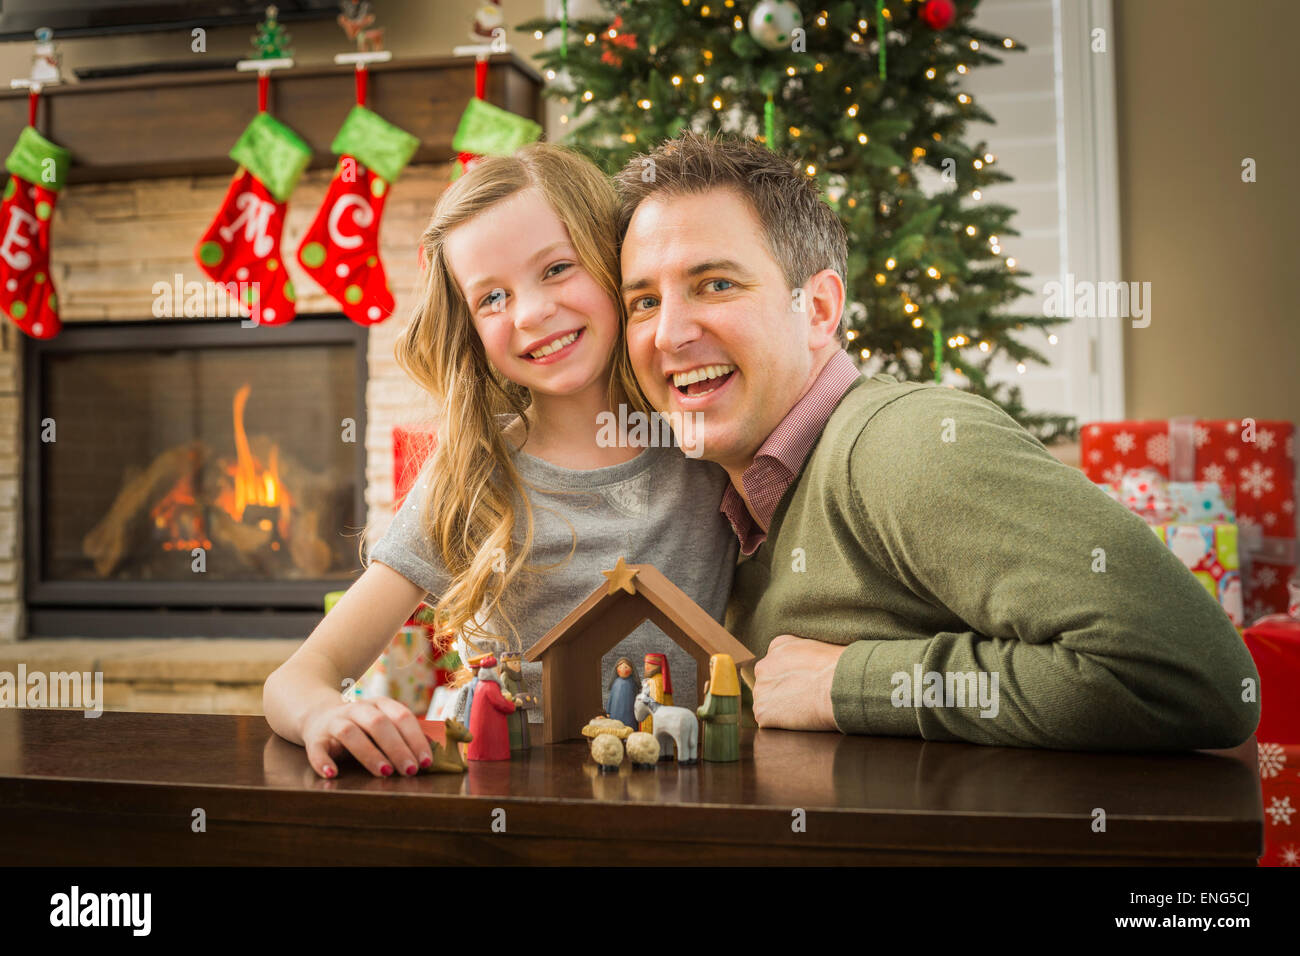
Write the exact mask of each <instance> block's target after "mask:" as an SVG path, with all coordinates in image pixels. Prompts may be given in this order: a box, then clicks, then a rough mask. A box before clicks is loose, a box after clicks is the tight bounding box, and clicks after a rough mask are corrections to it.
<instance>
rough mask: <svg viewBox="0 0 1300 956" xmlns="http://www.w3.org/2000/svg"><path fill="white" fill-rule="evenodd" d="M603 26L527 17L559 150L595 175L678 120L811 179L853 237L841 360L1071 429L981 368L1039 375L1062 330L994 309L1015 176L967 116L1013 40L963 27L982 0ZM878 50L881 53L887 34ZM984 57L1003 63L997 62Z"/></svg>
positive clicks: (638, 17) (649, 1) (651, 2)
mask: <svg viewBox="0 0 1300 956" xmlns="http://www.w3.org/2000/svg"><path fill="white" fill-rule="evenodd" d="M601 5H602V7H603V8H604V9H605V11H606V12H607V15H606V16H604V17H599V18H583V19H570V18H569V17H568V15H567V4H565V7H564V12H563V13H562V15H561V17H560V18H558V19H546V18H539V19H534V20H530V21H527V22H525V23H523V24H520V25H519V27H518V28H517V29H519V30H522V31H529V32H531V33H532V34H533V35H534V36H535V37H537V38H539V39H540V38H543V37H545V36H546V35H547V34H550V33H552V31H556V33H555V34H554V35H555V37H556V43H555V44H554V45H552V46H551V47H549V48H548V49H547V50H545V51H544V52H542V53H540V54H539V55H538V60H539V63H540V64H541V66H542V69H543V72H544V76H545V78H546V81H547V85H546V87H545V89H544V95H546V96H547V97H550V98H553V99H556V100H558V101H559V103H560V104H561V105H562V106H563V107H564V112H563V115H561V116H560V123H561V124H562V126H563V127H564V129H565V134H564V138H563V141H564V142H565V143H567V144H569V145H572V146H574V147H576V148H578V149H580V150H581V151H582V152H584V153H586V154H587V155H589V156H591V157H592V158H593V159H595V160H596V162H598V163H599V164H600V165H601V166H602V167H603V168H604V169H605V170H606V171H608V172H613V171H615V170H617V169H618V168H620V167H621V166H622V165H623V164H624V163H625V162H626V161H627V160H628V159H629V158H630V157H631V156H632V155H634V154H635V153H638V152H641V151H644V150H647V149H649V148H651V147H653V146H654V145H656V144H658V143H659V142H660V141H662V140H664V139H666V138H670V137H672V136H674V135H675V134H676V133H678V132H679V131H681V130H683V129H688V128H689V129H694V130H697V131H705V130H708V131H727V132H732V133H737V134H740V135H744V136H749V137H752V138H754V139H756V140H758V141H759V142H763V143H765V144H766V145H768V146H769V147H770V148H772V149H776V150H780V151H782V152H785V153H787V154H789V155H791V156H792V157H793V158H795V159H797V161H798V162H799V164H800V166H801V167H802V169H803V170H804V173H805V174H806V175H808V176H810V177H814V178H816V179H817V180H818V183H819V184H820V186H821V187H822V190H823V194H824V195H825V196H826V198H827V200H828V201H829V202H830V204H831V205H832V207H833V208H834V209H835V210H836V211H837V213H838V214H839V216H840V218H841V220H842V221H843V223H844V226H845V228H846V229H847V231H848V235H849V259H848V276H847V285H848V289H847V298H848V305H847V311H848V316H849V332H848V336H849V338H850V343H849V345H850V349H851V351H852V354H854V355H855V356H856V357H857V358H858V359H859V360H860V362H861V363H862V364H864V365H866V364H870V366H871V367H872V370H879V371H884V372H888V373H890V374H892V375H895V376H896V377H898V378H900V379H911V380H918V379H934V380H936V381H938V380H943V381H947V382H948V383H949V384H953V385H955V386H957V387H963V388H967V389H969V390H970V391H973V392H975V393H976V394H980V395H983V396H985V397H986V398H990V399H992V400H994V401H996V402H998V403H999V404H1000V405H1001V406H1002V407H1003V408H1004V409H1005V410H1006V411H1007V412H1008V413H1009V414H1010V415H1012V417H1014V418H1015V419H1016V420H1017V421H1019V422H1020V423H1021V424H1022V425H1024V426H1025V427H1026V428H1027V429H1028V430H1029V431H1030V432H1031V433H1033V434H1034V435H1035V436H1036V437H1038V438H1039V439H1040V440H1041V441H1043V442H1044V443H1050V442H1052V441H1054V440H1056V439H1058V438H1062V437H1067V438H1073V437H1075V434H1076V424H1075V422H1074V420H1073V419H1072V418H1071V417H1069V416H1065V415H1060V414H1054V413H1052V412H1044V411H1037V410H1030V409H1028V408H1026V407H1025V405H1024V402H1023V399H1022V394H1021V390H1020V388H1018V387H1016V386H1015V385H1014V384H1011V383H1007V382H1000V381H995V380H993V379H992V376H991V369H992V367H993V364H994V362H995V361H996V360H997V359H998V358H999V357H1003V358H1006V359H1009V360H1010V363H1014V365H1015V367H1016V369H1017V370H1018V371H1019V372H1021V373H1023V372H1024V371H1025V370H1026V368H1027V367H1028V366H1029V365H1030V364H1033V363H1038V364H1049V359H1048V358H1047V357H1046V356H1045V355H1044V354H1043V352H1042V351H1040V349H1039V347H1036V344H1035V341H1034V336H1033V335H1032V334H1031V333H1033V332H1035V331H1036V332H1037V333H1039V335H1040V336H1041V338H1040V339H1039V340H1038V341H1040V342H1044V343H1045V344H1046V345H1047V346H1049V347H1050V346H1052V345H1055V344H1056V343H1057V336H1056V335H1055V334H1054V333H1053V332H1051V328H1052V326H1055V325H1057V324H1059V323H1061V322H1064V321H1068V320H1067V319H1064V318H1059V317H1052V316H1044V315H1024V314H1014V313H1011V312H1008V311H1006V309H1007V307H1008V306H1009V305H1010V304H1011V303H1013V302H1014V301H1015V300H1017V299H1018V298H1020V297H1021V296H1022V295H1025V294H1026V293H1027V292H1028V291H1029V290H1028V289H1026V288H1025V287H1024V286H1023V285H1022V284H1021V281H1020V280H1022V279H1024V278H1025V277H1026V275H1027V273H1024V272H1021V271H1020V270H1019V269H1018V267H1017V263H1016V259H1015V257H1014V255H1012V254H1011V253H1010V251H1009V249H1008V240H1009V239H1010V237H1013V236H1016V235H1018V234H1019V233H1018V232H1017V231H1016V229H1015V228H1014V227H1013V226H1012V225H1011V219H1012V216H1013V215H1014V214H1015V210H1014V209H1012V208H1010V207H1008V206H1005V205H1000V204H998V203H994V202H989V201H988V200H987V199H985V191H986V190H987V189H988V188H989V187H990V186H992V185H994V184H996V183H1004V182H1009V181H1010V180H1011V177H1010V176H1009V175H1007V174H1005V173H1003V172H1001V171H1000V170H998V169H997V168H996V164H997V157H996V156H995V155H994V154H993V153H992V152H991V151H990V149H989V148H988V144H987V142H986V141H978V142H975V143H969V142H967V139H966V135H967V126H968V124H969V123H971V122H972V121H987V122H992V121H993V117H992V116H991V115H990V114H989V113H987V112H986V111H985V110H984V109H983V108H981V107H980V105H979V104H978V103H977V102H976V101H975V99H974V97H973V96H971V95H970V94H969V93H968V92H966V91H965V90H964V89H963V88H962V78H963V77H964V76H966V75H967V74H968V73H969V72H970V71H971V70H973V69H975V68H976V67H979V66H983V65H986V64H996V63H1000V62H1002V61H1001V59H1000V58H999V55H997V54H1001V55H1005V54H1007V53H1015V52H1018V51H1020V50H1021V49H1022V47H1021V46H1020V44H1018V43H1017V42H1016V41H1015V40H1014V39H1013V38H1011V37H1004V36H999V35H995V34H991V33H988V32H986V31H983V30H980V29H978V28H976V27H975V26H974V25H973V19H974V13H975V9H976V7H977V6H978V0H958V2H952V0H927V2H924V3H923V2H915V0H889V3H888V4H886V3H883V2H879V0H878V2H877V3H876V4H875V5H870V4H862V3H853V2H843V3H826V2H825V0H822V2H820V3H815V2H806V0H805V2H800V3H796V2H793V0H758V2H753V3H751V2H744V0H707V2H701V0H678V2H664V0H601ZM882 37H883V40H884V49H883V51H882V49H881V40H882ZM995 51H996V53H995Z"/></svg>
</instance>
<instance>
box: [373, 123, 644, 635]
mask: <svg viewBox="0 0 1300 956" xmlns="http://www.w3.org/2000/svg"><path fill="white" fill-rule="evenodd" d="M526 189H536V190H538V191H539V192H540V193H541V196H542V198H544V199H545V200H546V202H547V204H548V205H549V206H550V208H551V209H552V210H553V211H554V212H555V214H556V216H557V217H558V218H559V219H560V221H561V222H562V223H563V224H564V226H565V228H566V229H567V230H568V234H569V239H570V241H571V242H572V244H573V247H574V249H575V251H576V252H577V258H578V261H579V264H580V265H581V267H582V268H583V269H585V270H586V271H587V273H588V274H589V275H590V276H591V277H592V278H593V279H595V280H596V282H597V283H598V284H599V285H600V287H601V288H602V289H603V290H604V291H605V293H606V294H607V295H608V296H609V297H610V299H611V300H612V301H613V302H614V303H615V306H616V308H617V314H618V333H617V338H616V341H615V343H614V354H613V356H612V364H613V368H612V372H611V375H610V381H609V395H608V398H609V403H610V404H609V407H610V408H611V409H617V407H618V404H619V403H620V402H626V403H628V404H629V405H630V406H631V409H635V410H638V411H641V412H642V413H643V414H649V411H650V405H649V402H647V401H646V399H645V396H644V394H643V393H642V392H641V389H640V386H639V385H638V383H637V381H636V376H635V374H634V373H633V372H632V368H631V365H630V363H629V362H628V358H627V348H626V341H625V338H624V325H625V310H624V308H623V303H622V297H621V296H620V294H619V264H618V233H617V222H618V196H617V194H616V192H615V190H614V186H613V184H612V183H611V182H610V181H609V180H608V179H606V177H605V175H604V174H603V173H602V172H601V171H600V170H599V169H598V168H597V167H596V166H595V165H594V164H593V163H592V162H590V161H589V160H587V159H586V158H584V157H583V156H581V155H579V154H578V153H575V152H572V151H570V150H568V149H565V148H563V147H560V146H556V145H554V144H551V143H534V144H531V145H529V146H525V147H523V148H522V149H520V150H518V151H517V152H516V153H515V154H514V155H513V156H488V157H484V158H482V159H480V160H478V161H476V162H475V163H474V165H473V166H472V167H471V168H470V169H469V171H467V172H466V173H465V174H464V175H463V176H461V177H460V178H459V179H458V180H456V182H454V183H452V184H451V185H450V186H449V187H448V188H447V189H446V191H445V192H444V193H443V194H442V196H441V197H440V198H439V199H438V202H437V204H436V205H435V206H434V210H433V216H432V217H431V218H430V220H429V225H428V227H427V228H426V229H425V231H424V234H423V235H422V236H421V237H420V246H421V249H422V255H423V258H424V260H425V263H426V266H425V270H424V273H423V275H422V282H423V287H422V288H421V290H420V293H419V296H418V301H417V302H416V304H415V307H414V309H413V311H412V314H411V319H410V322H409V324H408V325H407V326H406V328H405V329H404V330H403V331H402V333H401V335H400V337H399V339H398V341H397V344H396V347H395V350H394V355H395V357H396V360H397V364H398V365H399V367H401V368H402V370H403V371H405V372H406V373H407V374H408V375H409V376H410V377H411V378H412V379H413V380H414V381H415V382H416V383H418V384H419V385H420V386H421V387H422V388H423V389H424V390H425V391H426V392H427V393H429V395H430V396H431V397H432V398H433V400H434V402H435V403H436V404H437V405H438V406H439V407H440V409H441V411H440V423H439V424H440V427H439V428H438V436H439V437H438V444H437V447H436V448H435V449H434V450H433V453H432V454H431V456H430V457H429V460H428V462H427V463H426V465H425V467H424V468H423V470H422V472H421V478H419V479H417V480H416V482H415V483H414V484H413V485H412V487H411V491H410V494H412V495H416V494H418V495H419V496H420V497H419V498H418V499H417V500H418V501H419V508H420V526H421V528H422V529H423V530H424V533H425V536H426V538H427V539H428V540H429V541H430V542H431V544H432V545H433V547H434V548H435V549H436V551H435V553H436V554H437V555H438V556H439V557H440V558H441V560H442V563H443V566H444V568H445V569H446V573H447V575H448V578H449V579H450V581H451V584H450V586H449V587H448V588H447V590H446V591H445V592H444V593H443V594H439V595H436V599H437V604H436V606H435V609H434V610H435V614H436V616H437V619H438V621H439V630H442V631H450V632H459V633H460V634H461V636H462V637H464V638H465V640H466V642H467V643H468V644H469V645H470V646H471V647H474V645H473V643H472V641H471V640H470V636H471V635H473V634H478V635H483V636H487V637H492V638H495V639H498V640H499V639H500V638H499V636H498V635H493V634H489V633H487V632H486V631H484V630H483V629H482V624H483V623H484V622H486V621H487V620H489V619H490V618H491V617H492V616H493V615H494V614H495V615H499V616H500V619H501V620H502V621H503V622H504V623H505V624H506V626H507V627H509V628H510V630H511V631H512V632H513V633H514V634H515V635H516V637H517V634H518V630H517V628H516V626H515V624H514V621H513V619H512V614H511V609H510V601H509V598H508V596H509V595H510V594H511V588H512V586H514V585H516V584H517V583H518V578H519V575H520V573H521V572H522V571H525V570H528V571H532V570H538V569H537V568H535V567H534V566H533V565H531V564H528V563H527V557H528V554H529V551H530V550H531V548H532V540H533V508H532V504H531V502H529V500H528V496H527V495H526V494H525V493H524V485H525V482H524V481H523V479H522V478H521V476H520V475H519V473H518V471H517V470H516V469H515V466H514V462H513V461H512V460H511V455H510V451H511V448H510V446H509V444H508V443H507V441H506V439H505V438H504V437H503V436H502V434H501V425H500V424H499V423H498V422H497V416H498V415H500V414H510V413H513V414H514V415H518V416H519V417H520V418H521V420H522V424H523V427H524V440H525V441H526V440H527V436H528V429H529V423H528V419H527V418H526V417H525V416H524V410H525V409H526V408H527V407H528V406H529V404H531V402H532V396H531V395H530V393H529V391H528V389H527V388H524V387H523V386H520V385H517V384H515V383H514V382H511V381H510V380H508V379H506V378H505V377H504V376H503V375H502V374H501V373H500V372H499V371H498V370H497V369H496V368H494V367H493V366H492V364H491V363H490V362H489V361H488V359H487V356H486V355H485V353H484V351H483V344H482V342H481V341H480V340H479V337H478V334H477V332H476V331H475V329H474V325H473V322H472V320H471V313H470V308H469V306H468V304H467V303H466V302H465V298H464V295H463V294H462V291H461V288H460V285H459V284H458V282H457V281H456V277H455V276H454V275H453V274H452V271H451V268H450V266H449V265H448V262H447V255H446V241H447V236H448V234H449V233H450V232H451V231H452V230H453V229H455V228H456V227H457V226H460V225H462V224H464V223H466V222H468V221H469V220H470V219H472V218H474V217H475V216H477V215H479V214H480V213H484V212H487V211H490V210H492V209H493V208H494V207H496V206H497V205H498V204H499V203H501V202H503V201H504V200H506V199H508V198H510V197H512V196H515V195H516V194H518V193H520V192H523V191H524V190H526ZM506 227H507V228H508V226H506ZM631 409H630V410H631ZM594 425H595V423H594V422H593V428H594ZM519 502H522V503H523V508H524V513H525V515H526V522H525V528H526V531H525V535H524V540H523V542H522V543H519V542H516V541H514V540H513V532H514V526H515V522H516V508H517V504H518V503H519ZM362 541H363V543H362V547H363V548H364V535H363V537H362ZM575 546H576V538H575ZM570 554H572V551H571V552H570ZM363 561H364V559H363ZM503 566H504V571H502V570H501V568H502V567H503ZM481 610H482V611H484V612H485V613H484V614H483V615H482V616H481V617H480V615H479V612H480V611H481ZM476 618H477V620H476ZM514 643H515V644H516V645H517V644H518V641H517V640H516V641H515V642H514Z"/></svg>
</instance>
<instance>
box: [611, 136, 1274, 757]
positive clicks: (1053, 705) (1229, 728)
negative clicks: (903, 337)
mask: <svg viewBox="0 0 1300 956" xmlns="http://www.w3.org/2000/svg"><path fill="white" fill-rule="evenodd" d="M617 178H618V185H619V188H620V192H621V195H622V199H623V210H622V221H621V223H620V235H621V236H622V237H623V239H622V250H621V254H622V270H623V280H624V284H623V300H624V304H625V305H626V307H627V341H628V352H629V358H630V360H631V363H632V366H633V368H634V370H635V372H636V376H637V379H638V381H639V382H640V384H641V387H642V389H643V390H644V391H645V393H646V396H647V398H648V399H649V400H650V403H651V404H652V405H653V406H654V407H655V408H656V409H658V410H659V411H660V412H661V413H662V414H665V415H667V416H668V417H669V420H670V421H674V422H681V421H682V420H683V418H682V416H683V414H684V413H687V412H696V413H698V415H697V416H692V417H693V418H694V421H695V426H696V427H695V429H694V432H695V434H694V439H695V440H696V441H698V442H699V443H700V444H701V445H702V449H703V457H705V458H708V459H710V460H712V461H715V462H717V463H719V464H720V465H722V466H723V467H724V468H725V469H726V471H727V473H728V474H729V475H730V477H731V484H730V487H729V488H728V489H727V491H726V494H725V497H724V499H723V502H722V511H723V513H724V514H726V515H727V517H728V518H729V519H730V521H731V523H732V526H733V527H734V529H735V531H736V534H737V536H738V537H739V539H740V542H741V552H742V558H741V563H740V564H739V565H738V567H737V569H736V578H735V585H734V588H733V592H732V602H731V606H730V607H729V609H728V615H727V626H728V629H729V630H730V631H731V632H732V633H733V634H735V635H736V636H737V637H738V638H739V639H740V640H741V641H742V642H744V643H745V644H746V645H747V646H748V647H749V648H750V649H751V650H752V651H754V652H755V653H756V654H757V655H759V656H760V657H761V658H762V659H761V660H760V661H759V662H758V664H757V665H756V666H755V667H754V668H753V673H752V674H749V673H746V675H745V676H746V680H747V681H748V682H750V683H751V684H752V706H753V712H754V717H755V719H756V720H757V722H758V724H759V726H760V727H782V728H787V729H791V730H836V729H838V730H840V731H841V732H844V733H862V734H883V735H895V736H920V737H923V738H925V739H927V740H966V741H971V742H975V743H983V744H997V745H1006V746H1030V747H1056V748H1064V749H1187V748H1220V747H1232V746H1236V745H1237V744H1240V743H1241V742H1242V741H1244V740H1246V739H1247V738H1248V737H1249V736H1250V735H1251V734H1252V733H1253V732H1254V729H1255V726H1256V724H1257V723H1258V721H1259V704H1258V699H1257V693H1256V688H1257V687H1258V679H1259V678H1258V674H1257V672H1256V670H1255V667H1254V664H1253V663H1252V661H1251V658H1250V655H1249V653H1248V652H1247V650H1246V647H1245V645H1244V644H1243V642H1242V641H1241V639H1240V637H1239V636H1238V634H1237V633H1236V631H1235V630H1234V628H1233V627H1232V624H1231V622H1230V621H1229V620H1228V617H1227V615H1226V614H1225V613H1224V612H1223V611H1222V610H1221V609H1220V607H1219V606H1218V605H1217V603H1216V602H1215V601H1214V599H1213V598H1212V597H1211V596H1210V595H1209V594H1208V593H1207V592H1206V590H1205V589H1204V588H1203V587H1202V586H1201V585H1200V584H1199V583H1198V582H1197V581H1196V579H1195V578H1194V577H1193V576H1192V574H1191V573H1190V572H1189V571H1188V570H1187V569H1186V568H1184V567H1183V566H1182V565H1181V564H1180V563H1179V562H1178V560H1177V559H1176V558H1175V557H1174V556H1173V555H1172V554H1171V553H1170V552H1169V550H1168V549H1167V548H1166V547H1165V546H1164V545H1163V544H1162V543H1161V542H1160V541H1159V539H1158V538H1157V537H1156V536H1155V535H1154V534H1153V533H1152V532H1151V530H1150V529H1149V528H1148V527H1147V526H1146V525H1144V524H1143V522H1142V521H1141V520H1140V519H1139V518H1137V517H1136V516H1134V515H1132V514H1129V513H1128V512H1127V511H1125V510H1124V509H1123V508H1122V507H1121V506H1120V505H1118V504H1116V503H1115V502H1113V501H1111V499H1110V498H1108V497H1107V496H1106V495H1105V494H1104V493H1103V492H1102V491H1100V490H1099V489H1098V488H1096V487H1095V486H1093V485H1092V484H1091V483H1090V482H1089V481H1088V480H1087V479H1086V478H1085V477H1084V475H1083V474H1082V473H1081V472H1079V471H1078V470H1076V469H1074V468H1070V467H1067V466H1066V465H1063V464H1061V463H1060V462H1058V461H1057V460H1056V459H1055V458H1053V457H1052V455H1051V454H1050V453H1049V452H1048V451H1047V450H1046V449H1045V448H1044V447H1043V446H1042V444H1041V443H1039V442H1038V441H1037V440H1036V439H1035V438H1033V437H1032V436H1031V435H1029V434H1028V433H1027V432H1026V431H1024V429H1022V428H1021V427H1020V426H1019V425H1017V424H1016V423H1015V422H1014V421H1013V420H1012V419H1011V418H1010V417H1009V416H1008V415H1006V414H1005V413H1004V412H1003V411H1002V410H1001V409H999V408H998V407H997V406H996V405H994V404H993V403H991V402H988V401H986V400H984V399H982V398H978V397H976V396H973V395H970V394H969V393H965V392H962V391H958V390H955V389H949V388H944V387H942V386H938V385H933V384H919V383H900V382H896V381H895V380H893V379H892V378H891V377H889V376H884V375H880V376H873V377H870V378H868V377H865V376H863V375H861V374H860V373H859V371H858V370H857V368H856V366H855V364H854V362H853V360H852V359H851V358H850V357H849V355H848V353H847V352H846V351H845V348H844V346H845V345H846V342H847V339H846V337H845V327H844V323H843V315H844V304H845V282H846V259H847V248H846V245H847V244H846V237H845V233H844V230H843V227H842V225H841V224H840V222H839V219H838V217H837V216H836V215H835V213H834V212H833V211H832V210H831V209H830V208H829V207H828V206H827V205H826V204H825V203H823V202H822V201H821V198H820V196H819V193H818V190H817V187H816V185H815V182H814V181H812V180H810V179H808V178H807V177H805V176H804V175H803V174H802V173H801V172H799V171H798V170H797V169H796V167H795V165H794V164H793V163H792V162H791V161H789V160H787V159H784V158H782V157H780V156H778V155H776V154H774V153H772V152H770V151H768V150H767V149H765V148H763V147H762V146H760V145H758V144H756V143H752V142H748V141H744V140H739V139H729V138H719V139H716V140H715V139H709V138H706V137H701V136H698V135H695V134H690V133H688V134H683V135H682V136H680V137H679V138H677V139H675V140H671V141H669V142H666V143H664V144H662V145H661V146H660V147H659V148H658V149H655V150H654V151H653V152H652V153H650V154H649V155H648V156H638V157H634V158H633V159H632V160H631V161H630V162H629V163H628V165H627V166H626V168H625V169H624V170H623V171H622V172H621V173H620V174H619V176H618V177H617ZM873 265H874V264H873ZM691 373H693V374H691ZM697 378H698V379H699V380H698V381H696V380H695V379H697ZM673 413H677V414H676V415H673ZM764 655H765V656H764Z"/></svg>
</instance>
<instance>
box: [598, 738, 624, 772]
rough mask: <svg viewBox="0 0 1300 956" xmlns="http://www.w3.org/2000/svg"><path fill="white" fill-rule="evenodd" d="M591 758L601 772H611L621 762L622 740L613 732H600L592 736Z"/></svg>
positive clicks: (615, 769) (616, 768)
mask: <svg viewBox="0 0 1300 956" xmlns="http://www.w3.org/2000/svg"><path fill="white" fill-rule="evenodd" d="M591 759H592V760H594V761H596V764H597V766H599V767H600V770H601V773H613V772H615V771H617V770H618V766H619V764H621V763H622V762H623V741H621V740H619V739H618V738H617V737H615V736H614V735H613V734H601V735H600V736H599V737H594V738H592V741H591Z"/></svg>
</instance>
